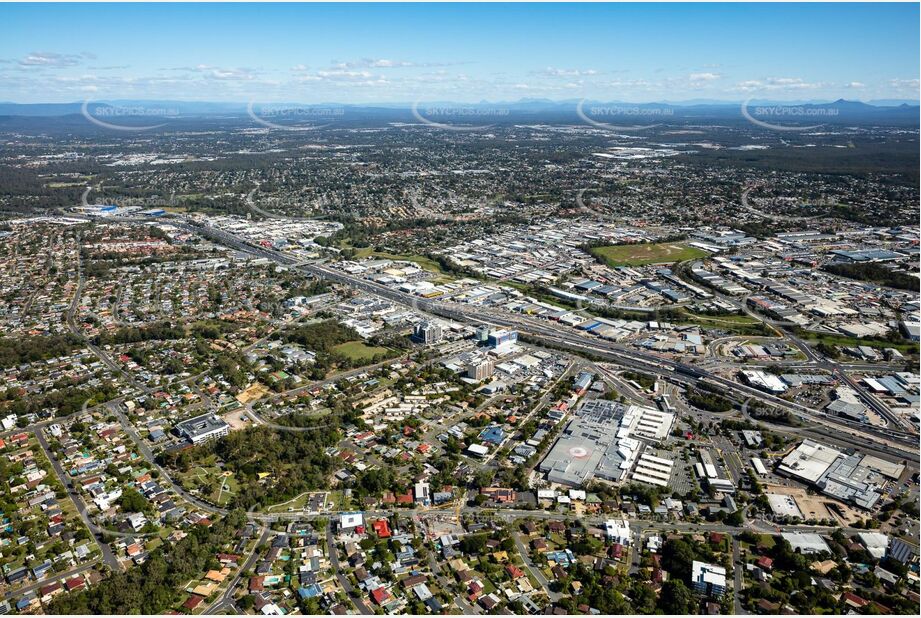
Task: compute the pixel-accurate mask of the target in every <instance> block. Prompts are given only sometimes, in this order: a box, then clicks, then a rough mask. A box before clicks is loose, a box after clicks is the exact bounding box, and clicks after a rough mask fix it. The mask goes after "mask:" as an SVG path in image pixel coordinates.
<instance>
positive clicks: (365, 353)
mask: <svg viewBox="0 0 921 618" xmlns="http://www.w3.org/2000/svg"><path fill="white" fill-rule="evenodd" d="M332 351H333V353H335V354H338V355H340V356H344V357H345V358H347V359H349V360H358V361H367V360H371V359H372V358H374V357H375V356H377V355H378V354H387V353H388V352H389V351H390V350H389V349H388V348H381V347H377V346H370V345H366V344H365V343H363V342H361V341H346V342H345V343H340V344H339V345H337V346H333V348H332Z"/></svg>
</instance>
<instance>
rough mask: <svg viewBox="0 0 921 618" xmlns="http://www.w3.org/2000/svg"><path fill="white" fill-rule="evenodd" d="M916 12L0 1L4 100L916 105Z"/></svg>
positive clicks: (838, 6) (796, 7) (885, 8)
mask: <svg viewBox="0 0 921 618" xmlns="http://www.w3.org/2000/svg"><path fill="white" fill-rule="evenodd" d="M919 45H921V44H919V7H918V5H917V4H913V3H907V4H878V3H877V4H849V3H835V4H808V5H805V4H710V5H703V4H690V3H688V4H655V5H653V4H613V5H611V4H608V5H599V4H578V5H577V4H529V5H523V4H502V5H495V4H494V5H484V4H470V5H445V4H398V5H383V4H339V5H324V4H312V5H290V4H273V5H265V4H262V5H255V4H224V5H216V4H197V5H176V4H157V5H146V4H145V5H139V4H85V5H74V4H61V5H47V4H36V5H15V4H0V100H3V101H16V102H23V103H26V102H64V101H81V100H85V99H93V100H99V99H105V98H109V99H112V98H130V99H182V100H210V101H259V102H271V101H276V102H280V101H284V102H303V103H315V102H341V103H361V102H393V101H401V102H412V101H438V100H451V101H466V102H470V101H481V100H488V101H508V100H517V99H521V98H550V99H578V98H583V97H587V98H592V99H603V100H620V101H631V102H647V101H663V100H668V101H681V100H689V99H722V100H732V101H739V100H744V99H747V98H749V97H752V96H754V97H756V98H770V99H777V100H830V99H837V98H846V99H854V100H873V99H883V98H908V99H917V98H918V88H919V85H918V76H919V70H921V69H919Z"/></svg>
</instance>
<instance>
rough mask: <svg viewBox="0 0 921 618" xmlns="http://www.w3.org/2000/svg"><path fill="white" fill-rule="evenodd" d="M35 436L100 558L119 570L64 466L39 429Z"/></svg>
mask: <svg viewBox="0 0 921 618" xmlns="http://www.w3.org/2000/svg"><path fill="white" fill-rule="evenodd" d="M35 437H36V438H37V439H38V444H39V446H40V447H41V449H42V451H44V453H45V457H46V458H47V459H48V461H50V462H51V467H52V469H54V473H55V474H56V475H57V477H58V479H59V480H60V481H61V484H62V485H63V486H64V489H65V490H66V491H67V495H68V496H70V499H71V500H72V501H73V503H74V506H75V507H77V513H78V514H79V515H80V519H82V520H83V524H84V525H85V526H86V528H87V530H89V532H90V534H92V535H93V538H94V539H96V544H97V545H98V546H99V550H100V551H101V552H102V559H103V560H104V561H105V563H106V564H107V565H108V566H109V568H111V569H112V572H113V573H117V572H119V571H121V570H122V565H121V563H120V562H119V561H118V558H116V557H115V553H114V552H113V551H112V548H111V547H110V546H109V544H108V543H106V541H105V538H103V532H102V531H101V530H100V529H99V527H98V526H96V524H94V523H93V522H92V520H90V517H89V514H88V513H87V510H86V503H85V502H84V501H83V498H82V497H81V496H80V495H79V494H78V493H77V490H76V489H75V488H74V485H73V483H72V482H71V480H70V477H69V476H68V475H67V473H66V472H65V471H64V468H63V467H62V466H61V464H60V462H59V461H58V460H57V458H56V457H55V456H54V453H52V452H51V447H50V446H49V445H48V441H47V440H46V439H45V436H44V434H43V433H42V430H41V429H38V430H36V431H35Z"/></svg>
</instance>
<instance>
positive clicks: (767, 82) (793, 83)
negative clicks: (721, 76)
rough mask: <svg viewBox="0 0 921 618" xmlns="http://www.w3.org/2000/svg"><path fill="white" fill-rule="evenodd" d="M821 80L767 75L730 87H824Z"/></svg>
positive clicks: (780, 89)
mask: <svg viewBox="0 0 921 618" xmlns="http://www.w3.org/2000/svg"><path fill="white" fill-rule="evenodd" d="M825 86H826V84H823V83H821V82H807V81H805V80H803V79H802V78H799V77H768V78H766V79H763V80H759V79H749V80H746V81H742V82H738V83H737V84H736V85H735V86H734V87H733V88H732V89H733V90H735V91H739V92H758V91H767V90H770V91H781V92H782V91H799V90H817V89H819V88H823V87H825Z"/></svg>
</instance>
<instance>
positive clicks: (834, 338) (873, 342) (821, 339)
mask: <svg viewBox="0 0 921 618" xmlns="http://www.w3.org/2000/svg"><path fill="white" fill-rule="evenodd" d="M803 338H804V339H806V340H808V341H809V342H810V343H824V344H826V345H837V346H843V347H851V348H853V347H857V346H860V345H865V346H868V347H871V348H879V349H882V348H895V349H896V350H898V351H899V352H902V353H903V354H905V353H906V352H907V353H908V354H917V353H918V350H919V346H918V344H917V343H914V342H911V341H889V340H887V339H874V338H871V337H862V338H858V337H848V336H847V335H830V334H825V333H815V332H806V333H804V334H803Z"/></svg>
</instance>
